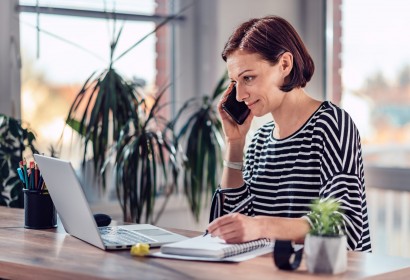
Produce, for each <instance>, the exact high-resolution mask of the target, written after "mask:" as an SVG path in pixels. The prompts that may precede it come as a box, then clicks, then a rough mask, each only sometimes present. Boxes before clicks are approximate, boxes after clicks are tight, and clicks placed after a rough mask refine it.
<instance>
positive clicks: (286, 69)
mask: <svg viewBox="0 0 410 280" xmlns="http://www.w3.org/2000/svg"><path fill="white" fill-rule="evenodd" d="M279 65H280V69H281V70H282V73H283V76H284V77H286V76H288V75H289V73H290V71H292V68H293V55H292V54H291V53H290V52H285V53H283V54H282V56H281V57H280V59H279Z"/></svg>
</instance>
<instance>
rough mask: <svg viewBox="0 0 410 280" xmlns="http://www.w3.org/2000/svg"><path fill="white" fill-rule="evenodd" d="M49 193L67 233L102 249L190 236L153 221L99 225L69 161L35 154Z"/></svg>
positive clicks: (154, 242) (158, 244)
mask: <svg viewBox="0 0 410 280" xmlns="http://www.w3.org/2000/svg"><path fill="white" fill-rule="evenodd" d="M34 159H35V161H36V163H37V164H38V166H39V169H40V171H41V174H42V176H43V179H44V182H45V183H46V186H47V189H48V192H49V193H50V195H51V199H52V200H53V203H54V206H55V208H56V210H57V213H58V215H59V217H60V220H61V223H62V224H63V226H64V229H65V230H66V232H67V233H69V234H71V235H72V236H74V237H76V238H78V239H81V240H83V241H85V242H87V243H90V244H92V245H94V246H96V247H98V248H100V249H103V250H118V249H128V248H131V247H132V245H134V244H136V243H147V244H149V245H150V247H159V246H161V245H163V244H166V243H172V242H176V241H181V240H184V239H187V238H186V237H185V236H182V235H179V234H176V233H173V232H170V231H167V230H165V229H162V228H159V227H157V226H154V225H150V224H130V225H121V226H113V227H109V226H108V227H97V223H96V221H95V219H94V215H93V213H92V212H91V209H90V206H89V204H88V201H87V199H86V197H85V195H84V191H83V188H82V187H81V184H80V181H79V179H78V177H77V175H76V173H75V171H74V168H73V166H72V164H71V162H69V161H64V160H61V159H56V158H52V157H47V156H42V155H38V154H35V155H34Z"/></svg>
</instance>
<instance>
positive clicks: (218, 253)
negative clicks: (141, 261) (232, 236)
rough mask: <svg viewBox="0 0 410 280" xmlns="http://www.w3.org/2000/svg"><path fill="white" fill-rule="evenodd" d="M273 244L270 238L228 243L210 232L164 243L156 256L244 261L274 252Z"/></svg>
mask: <svg viewBox="0 0 410 280" xmlns="http://www.w3.org/2000/svg"><path fill="white" fill-rule="evenodd" d="M273 245H274V242H273V241H271V240H269V239H258V240H254V241H249V242H245V243H237V244H227V243H226V242H225V241H224V240H222V239H220V238H218V237H211V235H209V234H208V235H206V236H202V235H201V236H197V237H194V238H190V239H186V240H183V241H179V242H175V243H170V244H166V245H163V246H161V252H160V253H159V254H156V255H155V256H157V257H169V258H178V259H185V260H204V261H208V260H210V261H212V260H213V261H242V260H246V259H250V258H254V257H257V256H260V255H263V254H266V253H269V252H272V250H273Z"/></svg>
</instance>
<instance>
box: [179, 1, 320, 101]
mask: <svg viewBox="0 0 410 280" xmlns="http://www.w3.org/2000/svg"><path fill="white" fill-rule="evenodd" d="M178 3H179V4H178V5H179V7H184V6H186V5H189V3H194V5H193V7H192V8H190V9H189V10H188V13H187V18H186V20H185V21H184V22H182V23H180V25H179V26H178V32H177V40H176V41H177V42H178V43H177V46H176V53H177V54H176V77H177V81H176V95H177V99H181V98H187V97H188V96H195V95H197V96H198V95H199V96H200V95H203V94H209V93H210V92H212V90H213V89H214V87H215V85H216V83H217V81H218V80H219V79H220V77H221V76H222V75H223V73H224V71H225V63H224V61H223V60H222V58H221V55H220V54H221V51H222V49H223V47H224V44H225V42H226V40H227V39H228V37H229V36H230V34H231V33H232V31H233V30H234V28H235V27H236V26H237V25H239V24H240V23H241V22H243V21H245V20H248V19H250V18H252V17H262V16H265V15H270V14H274V15H279V16H282V17H284V18H286V19H287V20H288V21H289V22H291V23H292V25H294V27H295V28H296V30H297V31H298V32H299V34H300V35H301V37H302V39H303V40H304V41H305V43H306V44H307V47H308V49H309V50H310V52H311V55H312V57H313V59H314V61H315V64H316V71H315V74H314V76H313V78H312V81H311V82H310V83H309V85H308V87H307V91H308V92H309V93H310V94H311V95H313V96H314V97H316V98H319V99H323V98H324V96H325V93H324V89H325V87H324V83H325V79H324V65H325V64H324V58H325V52H324V46H325V43H324V39H325V38H324V13H325V0H311V1H309V2H308V3H307V1H303V0H275V1H272V0H254V1H250V0H207V1H204V0H197V1H190V0H180V1H178ZM233 7H234V8H233ZM177 10H178V9H177Z"/></svg>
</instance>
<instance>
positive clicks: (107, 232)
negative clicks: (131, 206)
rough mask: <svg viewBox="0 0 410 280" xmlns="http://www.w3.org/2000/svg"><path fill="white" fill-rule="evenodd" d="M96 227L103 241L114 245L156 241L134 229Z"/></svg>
mask: <svg viewBox="0 0 410 280" xmlns="http://www.w3.org/2000/svg"><path fill="white" fill-rule="evenodd" d="M98 229H99V231H100V234H101V238H102V239H103V240H104V242H108V243H111V244H115V245H122V244H136V243H152V242H155V241H156V240H154V239H151V238H149V237H146V236H144V235H142V234H139V233H138V232H136V231H132V230H126V229H123V228H115V227H99V228H98Z"/></svg>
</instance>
